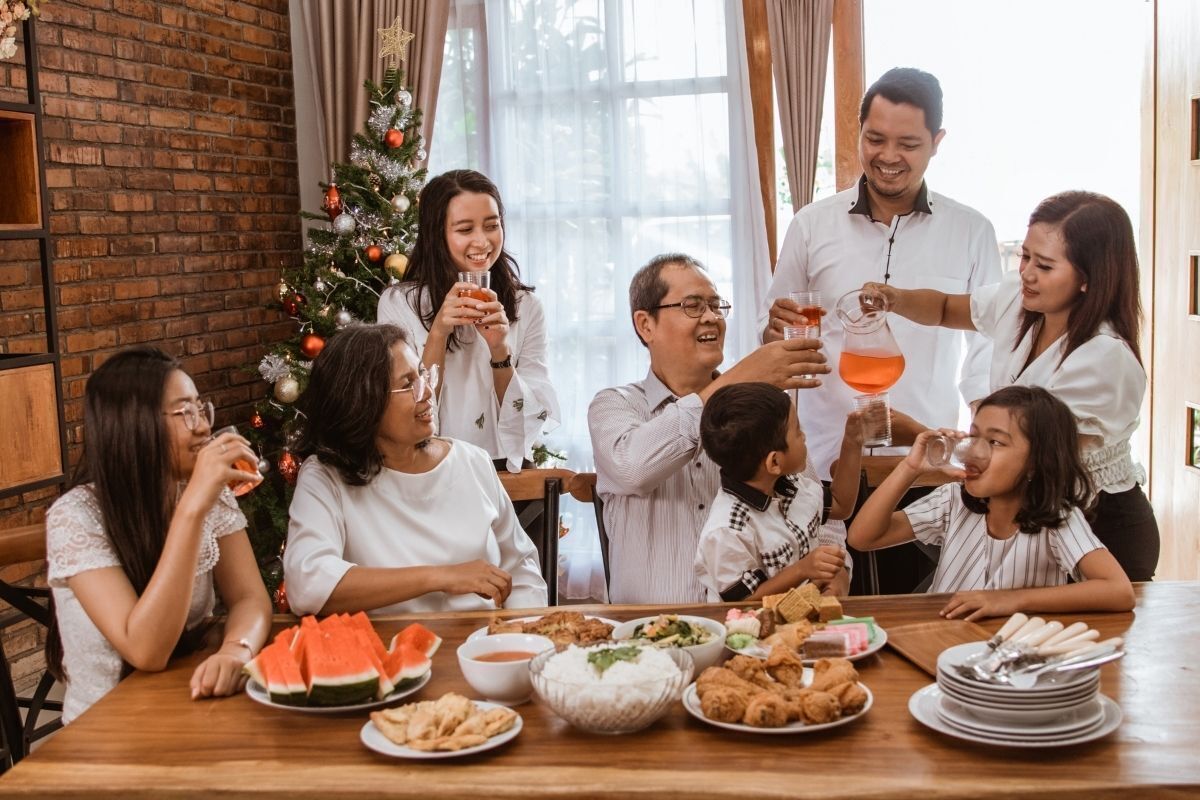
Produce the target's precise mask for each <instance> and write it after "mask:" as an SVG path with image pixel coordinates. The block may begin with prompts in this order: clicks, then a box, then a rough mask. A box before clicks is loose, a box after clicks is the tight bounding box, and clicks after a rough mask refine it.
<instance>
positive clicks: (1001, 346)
mask: <svg viewBox="0 0 1200 800" xmlns="http://www.w3.org/2000/svg"><path fill="white" fill-rule="evenodd" d="M864 288H867V289H868V290H870V291H875V292H878V293H880V294H884V295H887V296H888V299H889V300H891V301H892V310H893V311H895V312H896V313H898V314H900V315H901V316H904V317H908V318H909V319H911V320H913V321H915V322H919V323H922V324H925V325H941V326H943V327H947V328H961V329H965V330H978V331H980V332H981V333H983V334H985V335H987V336H988V337H989V338H991V339H992V340H993V341H994V342H995V347H994V349H993V351H992V369H991V384H992V388H993V389H998V388H1000V387H1002V386H1007V385H1009V384H1016V385H1020V386H1041V387H1043V388H1045V389H1046V390H1048V391H1049V392H1051V393H1052V394H1053V395H1054V396H1055V397H1057V398H1058V399H1059V400H1061V401H1062V402H1064V403H1066V405H1067V407H1068V408H1070V409H1071V413H1072V414H1073V415H1074V416H1075V420H1076V422H1077V423H1078V425H1079V446H1080V453H1081V455H1082V457H1083V465H1084V467H1085V468H1086V469H1087V471H1088V476H1089V478H1090V479H1091V482H1092V488H1093V490H1094V491H1095V492H1096V494H1095V506H1094V508H1092V509H1090V510H1091V512H1092V529H1093V532H1094V533H1095V534H1096V538H1098V539H1099V540H1100V541H1101V542H1103V543H1104V546H1105V547H1107V548H1108V549H1109V550H1110V551H1112V554H1113V556H1114V557H1116V559H1117V561H1118V562H1120V564H1121V566H1122V567H1123V568H1124V569H1125V572H1126V573H1127V574H1128V575H1129V579H1130V580H1133V581H1148V580H1150V579H1151V578H1153V577H1154V569H1155V566H1156V565H1157V564H1158V552H1159V536H1158V523H1157V522H1155V519H1154V510H1153V509H1152V508H1151V507H1150V502H1149V501H1148V500H1147V499H1146V495H1145V494H1143V492H1142V489H1141V487H1140V486H1139V485H1138V484H1139V482H1140V481H1142V480H1144V479H1145V476H1144V473H1143V472H1142V470H1141V468H1140V467H1139V466H1137V465H1136V464H1134V462H1133V458H1132V455H1131V453H1130V446H1129V438H1130V436H1132V435H1133V432H1134V431H1135V430H1136V429H1137V426H1138V412H1139V411H1140V409H1141V405H1142V398H1143V397H1144V396H1145V394H1146V371H1145V369H1144V368H1143V367H1142V359H1141V354H1140V352H1139V350H1138V338H1139V328H1140V322H1141V309H1140V308H1139V301H1138V298H1139V296H1140V295H1139V290H1138V261H1137V248H1136V247H1135V246H1134V238H1133V226H1132V224H1131V223H1130V221H1129V216H1128V215H1127V214H1126V213H1125V210H1124V209H1122V208H1121V206H1119V205H1118V204H1117V203H1115V202H1114V201H1112V200H1110V199H1109V198H1107V197H1104V196H1103V195H1099V194H1095V193H1093V192H1063V193H1061V194H1057V195H1054V196H1052V197H1048V198H1046V199H1045V200H1043V201H1042V202H1041V203H1039V204H1038V207H1037V208H1036V209H1034V212H1033V214H1032V215H1030V218H1029V231H1028V233H1027V234H1026V236H1025V241H1024V243H1023V244H1022V247H1021V269H1020V272H1019V273H1017V274H1010V275H1008V276H1007V277H1006V278H1005V279H1004V280H1002V281H1001V282H1000V283H998V284H995V285H993V286H985V287H982V288H980V289H977V290H976V291H975V292H973V293H971V294H970V295H946V294H942V293H941V292H935V291H932V290H929V289H918V290H903V289H896V288H894V287H888V286H882V285H881V284H877V283H870V284H867V285H866V287H864Z"/></svg>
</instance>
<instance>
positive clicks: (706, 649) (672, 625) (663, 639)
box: [612, 614, 725, 674]
mask: <svg viewBox="0 0 1200 800" xmlns="http://www.w3.org/2000/svg"><path fill="white" fill-rule="evenodd" d="M612 638H613V639H615V640H617V641H622V640H626V639H630V640H644V641H648V642H650V643H652V644H653V645H654V646H656V647H678V648H680V649H681V650H685V651H687V653H688V654H689V655H690V656H691V657H692V662H693V663H694V664H695V665H696V674H700V671H701V670H703V669H705V668H706V667H711V666H712V665H713V664H715V663H717V659H718V658H720V657H721V650H722V648H724V646H725V626H724V625H722V624H721V623H720V622H717V621H716V620H714V619H709V618H708V617H692V616H687V615H685V614H659V615H658V616H657V617H642V618H641V619H631V620H630V621H629V622H624V623H622V624H620V625H618V626H617V627H616V628H614V629H613V632H612Z"/></svg>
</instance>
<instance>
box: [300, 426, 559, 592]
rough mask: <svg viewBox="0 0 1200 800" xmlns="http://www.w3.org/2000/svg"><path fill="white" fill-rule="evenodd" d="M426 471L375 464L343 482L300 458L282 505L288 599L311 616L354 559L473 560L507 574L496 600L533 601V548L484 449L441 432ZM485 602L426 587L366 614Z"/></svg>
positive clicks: (405, 563) (375, 562) (537, 585)
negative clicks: (441, 447)
mask: <svg viewBox="0 0 1200 800" xmlns="http://www.w3.org/2000/svg"><path fill="white" fill-rule="evenodd" d="M447 444H449V445H450V452H449V453H448V454H447V455H446V457H445V458H444V459H442V462H441V463H440V464H438V465H437V466H436V467H434V468H433V469H431V470H430V471H429V472H422V473H417V474H411V473H406V472H397V471H395V470H391V469H388V468H387V467H384V468H383V470H382V471H381V472H380V473H379V474H378V475H377V476H375V479H374V480H372V481H371V482H370V483H368V484H367V485H366V486H349V485H347V484H346V483H344V482H343V481H342V479H341V476H340V475H339V474H338V471H337V470H336V469H334V468H333V467H329V466H326V465H325V464H322V463H321V462H320V460H319V459H317V458H316V457H312V458H308V459H305V461H304V466H302V467H301V468H300V475H299V477H298V479H297V480H296V492H295V494H294V495H293V496H292V505H291V508H290V509H289V516H290V517H291V519H290V521H289V523H288V542H287V548H286V549H285V550H284V553H283V569H284V578H285V579H286V581H287V593H288V602H289V603H290V604H291V607H292V611H293V612H295V613H296V614H316V613H319V612H320V610H321V608H322V607H324V605H325V603H326V601H328V600H329V597H330V595H331V594H333V590H334V589H335V588H336V587H337V585H338V583H339V582H340V581H341V579H342V577H343V576H344V575H345V574H346V573H347V572H348V571H349V570H350V568H351V567H354V566H364V567H415V566H421V565H446V566H448V565H451V564H459V563H462V562H465V561H474V560H476V559H483V560H485V561H487V562H489V563H491V564H495V565H496V566H498V567H499V568H500V569H502V570H504V571H506V572H508V573H509V574H510V575H512V593H511V594H510V595H509V596H508V601H507V602H506V603H505V607H506V608H542V607H545V605H546V582H545V581H544V580H543V579H542V573H541V569H540V568H539V566H538V557H537V550H536V548H535V547H534V544H533V542H532V541H531V540H530V539H529V536H527V535H526V533H525V531H523V530H522V529H521V525H520V523H519V522H518V521H517V515H516V512H515V511H514V510H513V506H512V501H511V500H509V498H508V493H507V492H505V491H504V487H503V486H502V485H501V484H500V477H499V476H498V475H497V474H496V469H495V467H493V466H492V462H491V461H490V460H489V459H488V457H487V454H486V453H484V452H483V451H482V450H480V449H479V448H478V447H475V446H474V445H471V444H467V443H466V442H456V441H452V440H448V441H447ZM492 608H494V606H493V605H492V602H491V601H490V600H486V599H484V598H482V597H480V596H478V595H475V594H466V595H448V594H445V593H444V592H430V593H428V594H424V595H421V596H420V597H415V598H413V599H412V600H408V601H406V602H403V603H395V604H393V605H390V606H384V607H382V608H376V609H365V610H366V611H367V612H368V613H370V614H373V615H375V614H405V613H411V612H432V611H474V610H490V609H492Z"/></svg>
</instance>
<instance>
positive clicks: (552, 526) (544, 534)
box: [500, 469, 575, 606]
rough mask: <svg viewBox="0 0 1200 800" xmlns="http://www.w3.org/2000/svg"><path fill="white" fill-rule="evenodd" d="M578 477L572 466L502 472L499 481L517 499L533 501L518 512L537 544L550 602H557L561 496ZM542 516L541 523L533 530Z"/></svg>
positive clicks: (520, 519) (515, 501) (547, 596)
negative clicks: (559, 507)
mask: <svg viewBox="0 0 1200 800" xmlns="http://www.w3.org/2000/svg"><path fill="white" fill-rule="evenodd" d="M574 477H575V473H574V472H572V471H571V470H569V469H523V470H521V471H520V472H518V473H515V474H514V473H511V472H505V471H501V472H500V484H501V485H502V486H503V487H504V490H505V491H506V492H508V497H509V499H511V500H512V501H513V502H514V503H517V502H520V501H523V500H525V501H530V502H528V503H527V504H526V505H525V507H524V508H523V509H521V511H520V512H519V513H518V515H517V518H518V520H519V521H520V523H521V527H522V528H524V529H525V531H526V532H527V533H529V538H531V539H533V543H534V544H535V545H536V546H537V550H538V558H539V560H540V561H541V567H542V578H544V579H545V581H546V603H547V605H551V606H556V605H558V532H559V520H560V515H559V511H558V499H559V497H560V496H561V495H562V493H563V492H564V491H566V489H565V487H566V486H567V485H568V483H569V482H570V481H571V480H572V479H573V478H574ZM539 515H540V516H541V520H542V523H541V525H539V526H535V527H534V529H533V530H530V526H531V525H532V524H533V522H534V521H535V520H536V519H537V518H538V516H539Z"/></svg>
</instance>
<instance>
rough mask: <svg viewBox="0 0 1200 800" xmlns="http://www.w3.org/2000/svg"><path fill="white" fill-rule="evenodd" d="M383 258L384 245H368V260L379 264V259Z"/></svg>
mask: <svg viewBox="0 0 1200 800" xmlns="http://www.w3.org/2000/svg"><path fill="white" fill-rule="evenodd" d="M381 258H383V248H382V247H380V246H379V245H377V244H373V245H370V246H369V247H367V260H368V261H370V262H371V263H373V264H377V263H379V260H380V259H381Z"/></svg>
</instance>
